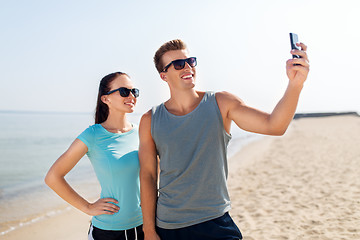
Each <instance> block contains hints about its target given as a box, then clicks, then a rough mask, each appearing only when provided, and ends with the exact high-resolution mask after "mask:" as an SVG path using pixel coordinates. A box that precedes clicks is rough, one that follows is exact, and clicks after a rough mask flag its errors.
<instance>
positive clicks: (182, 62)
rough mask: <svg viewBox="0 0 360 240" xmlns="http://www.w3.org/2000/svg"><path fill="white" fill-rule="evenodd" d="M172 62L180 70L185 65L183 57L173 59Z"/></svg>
mask: <svg viewBox="0 0 360 240" xmlns="http://www.w3.org/2000/svg"><path fill="white" fill-rule="evenodd" d="M173 64H174V68H175V69H176V70H180V69H183V68H184V67H185V60H184V59H179V60H175V61H173Z"/></svg>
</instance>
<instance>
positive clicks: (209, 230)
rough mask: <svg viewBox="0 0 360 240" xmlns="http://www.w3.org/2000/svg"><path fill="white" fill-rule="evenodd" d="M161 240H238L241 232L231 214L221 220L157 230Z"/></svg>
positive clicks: (226, 214) (216, 219) (240, 237)
mask: <svg viewBox="0 0 360 240" xmlns="http://www.w3.org/2000/svg"><path fill="white" fill-rule="evenodd" d="M156 232H157V234H158V235H159V237H160V238H161V240H215V239H216V240H220V239H221V240H235V239H236V240H238V239H242V235H241V232H240V230H239V228H238V227H237V226H236V224H235V223H234V221H233V220H232V218H231V217H230V215H229V213H225V214H224V215H223V216H221V217H219V218H215V219H213V220H209V221H206V222H203V223H199V224H195V225H192V226H189V227H184V228H177V229H164V228H159V227H157V228H156Z"/></svg>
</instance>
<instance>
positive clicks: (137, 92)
mask: <svg viewBox="0 0 360 240" xmlns="http://www.w3.org/2000/svg"><path fill="white" fill-rule="evenodd" d="M131 92H132V94H133V95H134V97H136V98H137V97H139V89H137V88H133V89H131Z"/></svg>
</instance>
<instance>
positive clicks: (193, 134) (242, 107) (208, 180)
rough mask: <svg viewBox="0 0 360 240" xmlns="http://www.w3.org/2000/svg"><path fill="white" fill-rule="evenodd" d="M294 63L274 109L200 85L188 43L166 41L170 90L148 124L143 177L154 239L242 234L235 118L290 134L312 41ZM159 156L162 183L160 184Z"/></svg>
mask: <svg viewBox="0 0 360 240" xmlns="http://www.w3.org/2000/svg"><path fill="white" fill-rule="evenodd" d="M297 45H298V46H300V47H301V50H293V51H292V52H291V53H292V54H293V55H299V56H301V58H294V59H289V60H288V61H287V63H286V70H287V76H288V78H289V84H288V87H287V89H286V91H285V94H284V96H283V97H282V99H281V100H280V101H279V103H278V104H277V105H276V107H275V109H274V110H273V112H272V113H271V114H268V113H265V112H262V111H259V110H257V109H254V108H251V107H249V106H247V105H246V104H245V103H244V102H243V101H242V100H241V99H239V98H238V97H237V96H235V95H233V94H231V93H228V92H217V93H213V92H201V91H197V90H195V89H194V87H195V79H196V68H195V67H196V58H194V57H190V56H189V52H188V50H187V48H186V45H185V43H183V42H182V41H181V40H173V41H169V42H167V43H165V44H163V45H162V46H161V47H160V48H159V50H158V51H157V52H156V54H155V57H154V62H155V66H156V68H157V70H158V72H159V74H160V77H161V79H162V80H163V81H165V82H166V83H167V84H168V86H169V89H170V94H171V97H170V99H169V100H167V101H166V102H165V103H163V104H160V105H159V106H157V107H154V108H153V109H152V110H150V111H148V112H147V113H145V114H144V115H143V116H142V118H141V122H140V127H139V135H140V148H139V158H140V182H141V205H142V210H143V220H144V225H143V229H144V233H145V239H146V240H152V239H162V240H167V239H169V240H177V239H183V240H189V239H190V240H191V239H194V240H195V239H196V240H203V239H204V240H205V239H206V240H208V239H229V240H230V239H242V236H241V233H240V231H239V229H238V228H237V226H236V225H235V223H234V222H233V221H232V219H231V217H230V216H229V215H228V211H229V210H230V199H229V195H228V191H227V187H226V179H227V174H228V171H227V159H226V147H227V144H228V142H229V141H230V138H231V135H230V125H231V122H232V121H234V122H235V123H236V125H237V126H239V127H240V128H242V129H243V130H246V131H250V132H255V133H261V134H267V135H282V134H284V133H285V131H286V129H287V127H288V125H289V124H290V122H291V120H292V118H293V115H294V113H295V110H296V106H297V103H298V99H299V95H300V92H301V90H302V87H303V84H304V82H305V80H306V78H307V75H308V72H309V63H308V57H307V54H306V49H307V47H306V45H305V44H303V43H300V44H299V43H298V44H297ZM158 157H159V159H160V160H159V163H160V167H159V168H160V179H159V180H160V181H159V189H158V188H157V178H158V173H157V171H158Z"/></svg>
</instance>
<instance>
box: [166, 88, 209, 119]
mask: <svg viewBox="0 0 360 240" xmlns="http://www.w3.org/2000/svg"><path fill="white" fill-rule="evenodd" d="M203 96H204V92H200V91H196V90H195V89H191V90H188V91H176V92H175V91H172V92H171V97H170V99H169V100H168V101H166V102H165V107H166V109H167V110H168V111H169V112H170V113H172V114H174V115H178V116H182V115H186V114H188V113H190V112H192V111H193V110H194V109H195V108H196V107H197V106H198V105H199V104H200V102H201V100H202V98H203Z"/></svg>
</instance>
